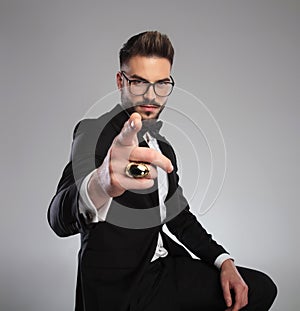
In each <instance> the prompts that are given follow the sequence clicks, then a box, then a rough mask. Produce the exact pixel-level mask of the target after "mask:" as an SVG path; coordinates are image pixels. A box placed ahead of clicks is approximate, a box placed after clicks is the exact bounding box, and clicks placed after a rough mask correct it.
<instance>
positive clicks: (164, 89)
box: [154, 82, 173, 97]
mask: <svg viewBox="0 0 300 311" xmlns="http://www.w3.org/2000/svg"><path fill="white" fill-rule="evenodd" d="M172 89H173V85H172V84H171V83H168V82H157V83H155V84H154V91H155V93H156V95H158V96H162V97H164V96H168V95H170V94H171V92H172Z"/></svg>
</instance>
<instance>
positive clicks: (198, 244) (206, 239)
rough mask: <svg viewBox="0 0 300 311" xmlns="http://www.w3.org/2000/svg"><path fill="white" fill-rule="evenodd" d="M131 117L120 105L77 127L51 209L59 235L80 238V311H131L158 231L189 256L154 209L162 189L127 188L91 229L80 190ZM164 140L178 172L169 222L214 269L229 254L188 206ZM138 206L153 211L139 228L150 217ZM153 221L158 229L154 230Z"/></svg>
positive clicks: (176, 253) (171, 249)
mask: <svg viewBox="0 0 300 311" xmlns="http://www.w3.org/2000/svg"><path fill="white" fill-rule="evenodd" d="M128 118H129V115H128V114H127V112H126V111H124V110H123V109H122V108H121V106H120V105H118V106H116V107H115V108H114V109H112V110H111V111H110V112H108V113H106V114H105V115H103V116H101V117H99V118H98V119H86V120H83V121H81V122H80V123H79V124H78V125H77V126H76V128H75V130H74V136H73V144H72V153H71V159H70V162H69V163H68V164H67V166H66V167H65V169H64V172H63V174H62V177H61V179H60V182H59V184H58V187H57V192H56V194H55V196H54V197H53V199H52V201H51V204H50V207H49V211H48V220H49V223H50V225H51V227H52V229H53V230H54V231H55V232H56V234H58V235H59V236H61V237H65V236H70V235H74V234H77V233H80V234H81V249H80V252H79V259H78V261H79V264H78V279H77V291H76V310H77V311H83V310H85V311H94V310H105V311H113V310H114V311H117V310H127V308H128V305H129V302H130V300H131V299H132V298H133V297H134V295H135V291H136V288H137V284H138V282H139V280H140V278H141V277H142V275H143V273H144V271H145V269H146V268H147V266H149V263H150V261H151V258H152V257H153V254H154V252H155V248H156V245H157V239H158V234H159V232H160V233H161V235H162V238H163V243H164V247H165V248H166V249H167V250H168V253H169V255H168V256H171V257H190V255H189V254H188V252H187V251H186V250H185V249H184V248H183V247H181V246H180V245H178V244H177V243H175V242H174V241H173V240H172V239H170V238H169V237H168V236H167V235H166V234H165V233H164V232H163V231H162V225H163V224H160V223H159V219H158V217H159V209H157V208H153V207H157V206H158V192H157V190H156V189H155V186H154V187H153V189H152V190H151V191H150V192H149V193H147V194H144V193H137V192H130V191H126V192H125V193H124V194H123V195H121V196H120V197H117V198H114V199H113V201H112V204H111V207H110V209H109V212H108V215H107V218H106V221H105V222H98V223H90V224H87V222H86V221H85V219H84V218H83V215H81V214H80V213H79V209H78V200H79V188H80V185H81V183H82V181H83V179H84V178H85V176H86V175H87V174H88V173H89V172H91V171H92V170H93V169H94V168H96V167H98V166H100V165H101V163H102V161H103V160H104V158H105V156H106V154H107V151H108V149H109V148H110V145H111V143H112V141H113V139H114V138H115V136H116V135H118V134H119V133H120V131H121V129H122V127H123V124H124V122H125V121H126V120H127V119H128ZM158 143H159V146H160V148H161V150H162V152H163V154H165V155H166V156H167V157H168V158H169V159H170V160H171V161H172V164H173V166H174V171H173V172H172V173H171V174H168V178H169V192H168V196H167V199H166V207H167V219H166V221H165V223H166V225H167V227H168V229H169V230H170V232H172V233H173V234H174V235H175V236H176V237H177V238H178V239H179V240H180V241H181V242H182V243H183V244H184V245H185V246H186V247H187V248H188V249H190V250H191V251H192V252H193V253H194V254H195V255H197V256H198V257H200V258H201V259H202V260H203V261H204V262H206V263H208V264H211V265H213V263H214V261H215V259H216V258H217V257H218V256H219V255H220V254H222V253H225V252H226V251H225V250H224V248H223V247H222V246H220V245H218V244H217V243H216V242H215V241H214V240H213V239H212V237H211V235H209V234H208V233H207V232H206V231H205V230H204V228H203V227H202V226H201V225H200V223H199V222H198V221H197V219H196V217H195V216H194V215H193V214H192V213H191V212H190V211H189V205H188V203H187V201H186V199H185V198H184V196H183V194H182V191H181V188H180V187H179V185H178V175H177V173H176V172H177V165H176V157H175V153H174V151H173V149H172V147H171V146H170V144H169V143H168V142H167V141H166V139H165V138H164V137H162V136H159V137H158ZM124 207H127V208H124ZM132 209H135V211H136V209H140V210H141V209H143V210H144V211H145V212H146V213H148V212H149V214H147V217H149V226H144V228H139V225H138V224H139V220H141V219H139V217H143V215H144V217H145V214H142V215H141V216H140V215H138V214H136V213H132V214H131V211H134V210H132ZM124 211H126V212H124ZM131 217H132V218H133V219H131ZM124 220H125V222H124ZM118 221H120V223H118ZM144 223H145V219H143V224H144ZM153 223H156V224H157V225H155V226H152V224H153ZM145 227H146V228H145Z"/></svg>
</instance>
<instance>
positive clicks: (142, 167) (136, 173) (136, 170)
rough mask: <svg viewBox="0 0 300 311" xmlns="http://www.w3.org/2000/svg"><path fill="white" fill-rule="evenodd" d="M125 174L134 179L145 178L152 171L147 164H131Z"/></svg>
mask: <svg viewBox="0 0 300 311" xmlns="http://www.w3.org/2000/svg"><path fill="white" fill-rule="evenodd" d="M125 173H126V175H127V176H129V177H132V178H143V177H146V176H147V175H149V173H150V170H149V167H148V166H147V164H146V163H143V162H130V163H128V165H127V166H126V169H125Z"/></svg>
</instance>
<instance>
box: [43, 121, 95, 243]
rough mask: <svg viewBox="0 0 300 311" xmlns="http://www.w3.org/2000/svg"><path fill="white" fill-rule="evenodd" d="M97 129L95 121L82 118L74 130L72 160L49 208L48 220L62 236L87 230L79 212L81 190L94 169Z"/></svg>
mask: <svg viewBox="0 0 300 311" xmlns="http://www.w3.org/2000/svg"><path fill="white" fill-rule="evenodd" d="M96 132H97V131H95V129H94V128H93V120H83V121H80V122H79V123H78V124H77V125H76V127H75V129H74V134H73V142H72V150H71V156H70V161H69V163H68V164H67V165H66V167H65V169H64V171H63V173H62V176H61V178H60V181H59V183H58V186H57V189H56V193H55V195H54V197H53V198H52V200H51V202H50V206H49V208H48V222H49V224H50V226H51V228H52V229H53V230H54V232H55V233H56V234H57V235H58V236H60V237H66V236H70V235H74V234H77V233H83V232H85V230H87V229H88V225H87V224H86V221H85V219H84V217H83V215H82V214H81V213H80V212H79V190H80V186H81V183H82V182H83V180H84V178H85V176H87V175H88V174H89V173H90V172H91V171H92V170H93V169H95V146H96V143H97V136H96V134H95V133H96Z"/></svg>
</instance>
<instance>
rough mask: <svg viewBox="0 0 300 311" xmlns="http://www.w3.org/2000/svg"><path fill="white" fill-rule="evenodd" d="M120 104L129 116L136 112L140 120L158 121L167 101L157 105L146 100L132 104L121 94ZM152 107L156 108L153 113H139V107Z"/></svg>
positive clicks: (155, 102) (153, 101)
mask: <svg viewBox="0 0 300 311" xmlns="http://www.w3.org/2000/svg"><path fill="white" fill-rule="evenodd" d="M121 102H122V106H123V108H124V109H125V110H126V111H127V112H128V113H129V114H130V115H131V114H132V113H133V112H138V113H139V114H140V115H141V117H142V119H158V117H159V116H160V114H161V112H162V111H163V110H164V108H165V106H166V103H167V99H166V100H165V101H164V102H163V103H161V104H159V103H158V102H157V101H155V99H153V100H149V99H147V98H145V99H143V100H142V101H137V102H135V103H133V102H132V101H131V100H130V98H129V97H128V96H126V95H125V94H124V93H121ZM148 105H149V106H153V107H157V111H156V112H155V113H153V112H152V111H143V112H142V113H141V112H140V109H139V107H140V106H148Z"/></svg>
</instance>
